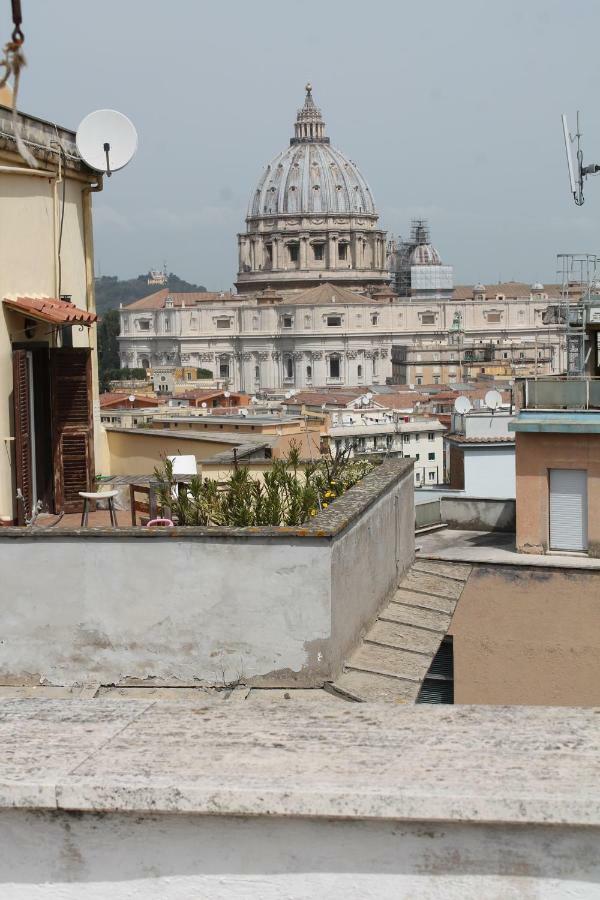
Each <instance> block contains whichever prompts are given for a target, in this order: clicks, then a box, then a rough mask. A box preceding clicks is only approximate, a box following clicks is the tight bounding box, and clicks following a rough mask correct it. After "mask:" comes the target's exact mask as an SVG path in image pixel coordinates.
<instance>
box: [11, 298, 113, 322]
mask: <svg viewBox="0 0 600 900" xmlns="http://www.w3.org/2000/svg"><path fill="white" fill-rule="evenodd" d="M4 303H5V304H6V306H8V307H9V308H10V309H14V310H16V311H17V312H19V313H21V315H23V316H29V317H30V318H32V319H39V320H40V321H42V322H50V323H52V325H71V324H75V323H77V324H79V325H93V323H94V322H95V321H96V319H97V318H98V316H97V315H96V314H95V313H93V312H88V311H87V310H86V309H80V308H79V307H78V306H75V304H74V303H67V301H66V300H57V299H56V298H54V297H17V298H16V300H15V299H11V298H9V297H5V298H4Z"/></svg>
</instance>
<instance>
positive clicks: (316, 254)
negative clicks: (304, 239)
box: [312, 241, 325, 262]
mask: <svg viewBox="0 0 600 900" xmlns="http://www.w3.org/2000/svg"><path fill="white" fill-rule="evenodd" d="M312 250H313V259H314V261H315V262H323V260H324V259H325V244H324V242H323V241H318V242H315V243H314V244H313V245H312Z"/></svg>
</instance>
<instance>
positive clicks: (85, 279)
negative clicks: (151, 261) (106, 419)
mask: <svg viewBox="0 0 600 900" xmlns="http://www.w3.org/2000/svg"><path fill="white" fill-rule="evenodd" d="M7 166H12V167H16V168H26V166H25V163H24V162H23V160H22V159H21V158H20V157H18V156H17V155H16V154H13V153H9V152H2V150H1V149H0V236H1V237H0V303H1V301H2V300H3V299H4V298H6V297H9V298H15V297H18V296H33V297H41V296H42V297H43V296H46V297H57V296H58V287H59V275H58V235H59V215H60V210H61V202H62V184H61V183H60V182H59V181H58V178H57V175H58V167H57V166H54V165H53V163H52V162H45V163H40V167H41V168H42V171H43V167H47V168H48V171H50V172H51V174H49V175H46V176H42V177H40V175H30V174H17V173H12V172H10V171H7V170H6V168H5V167H7ZM66 178H67V182H66V190H65V210H64V221H63V233H62V242H61V255H60V258H61V265H62V278H61V286H60V292H61V293H63V294H71V296H72V301H73V303H74V304H75V305H76V306H79V307H81V308H82V309H87V310H91V311H93V310H94V284H93V250H92V229H91V197H90V193H89V187H90V185H91V183H93V181H94V179H93V177H90V176H86V175H84V174H83V173H79V172H75V171H73V170H71V169H68V170H67V173H66ZM24 321H25V320H24V318H23V317H22V316H21V315H19V314H17V313H16V312H14V311H9V310H8V309H6V308H5V307H4V306H3V305H2V306H1V307H0V395H1V396H0V440H1V441H2V443H3V445H4V447H3V448H2V451H1V452H0V522H5V523H6V522H8V521H10V520H12V518H13V515H14V494H15V486H14V472H13V464H14V447H13V444H14V441H13V440H11V438H12V436H13V423H12V418H13V415H12V344H13V343H18V342H21V343H27V341H28V340H29V341H31V343H33V342H34V341H36V340H38V341H40V340H41V341H47V342H49V343H50V346H57V343H56V340H57V339H56V336H55V334H53V333H52V328H51V326H50V325H48V324H45V323H39V324H38V325H37V327H36V330H35V333H34V334H33V335H32V337H31V338H29V339H28V338H27V337H26V336H25V333H24ZM73 346H75V347H92V349H93V351H95V348H96V328H95V326H92V328H90V329H88V328H81V329H80V328H79V327H78V326H76V327H74V328H73ZM92 366H93V385H94V398H93V404H94V432H95V458H96V464H97V465H98V466H99V467H100V470H102V468H103V465H104V460H105V445H104V443H103V435H102V433H101V429H100V427H99V421H100V420H99V402H98V386H97V385H98V379H97V359H96V353H95V352H93V353H92Z"/></svg>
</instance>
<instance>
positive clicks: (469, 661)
mask: <svg viewBox="0 0 600 900" xmlns="http://www.w3.org/2000/svg"><path fill="white" fill-rule="evenodd" d="M599 598H600V572H584V571H577V570H572V569H571V570H564V569H563V570H557V569H542V568H533V567H532V568H524V567H521V566H474V567H473V571H472V573H471V576H470V578H469V580H468V581H467V584H466V586H465V589H464V591H463V593H462V596H461V598H460V600H459V601H458V605H457V607H456V611H455V613H454V617H453V619H452V623H451V626H450V633H451V634H452V636H453V643H454V702H455V703H481V704H486V703H493V704H501V705H512V704H519V705H520V704H526V705H532V706H534V705H539V704H543V705H547V706H599V705H600V615H599V614H598V601H599Z"/></svg>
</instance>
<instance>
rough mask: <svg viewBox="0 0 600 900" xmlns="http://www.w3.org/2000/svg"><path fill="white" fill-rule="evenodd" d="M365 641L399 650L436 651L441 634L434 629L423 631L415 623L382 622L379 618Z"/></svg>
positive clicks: (433, 653)
mask: <svg viewBox="0 0 600 900" xmlns="http://www.w3.org/2000/svg"><path fill="white" fill-rule="evenodd" d="M366 640H367V641H374V642H376V643H378V644H385V645H386V646H388V647H398V649H400V650H412V651H418V652H420V653H430V654H431V655H432V657H433V656H434V655H435V654H436V653H437V651H438V648H439V646H440V643H441V641H442V635H441V634H436V633H435V632H434V631H425V630H424V629H423V628H418V627H417V626H415V625H398V624H397V623H396V622H384V621H382V620H381V619H379V620H378V621H377V622H375V624H374V625H373V627H372V628H371V630H370V631H369V633H368V634H367V636H366Z"/></svg>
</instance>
